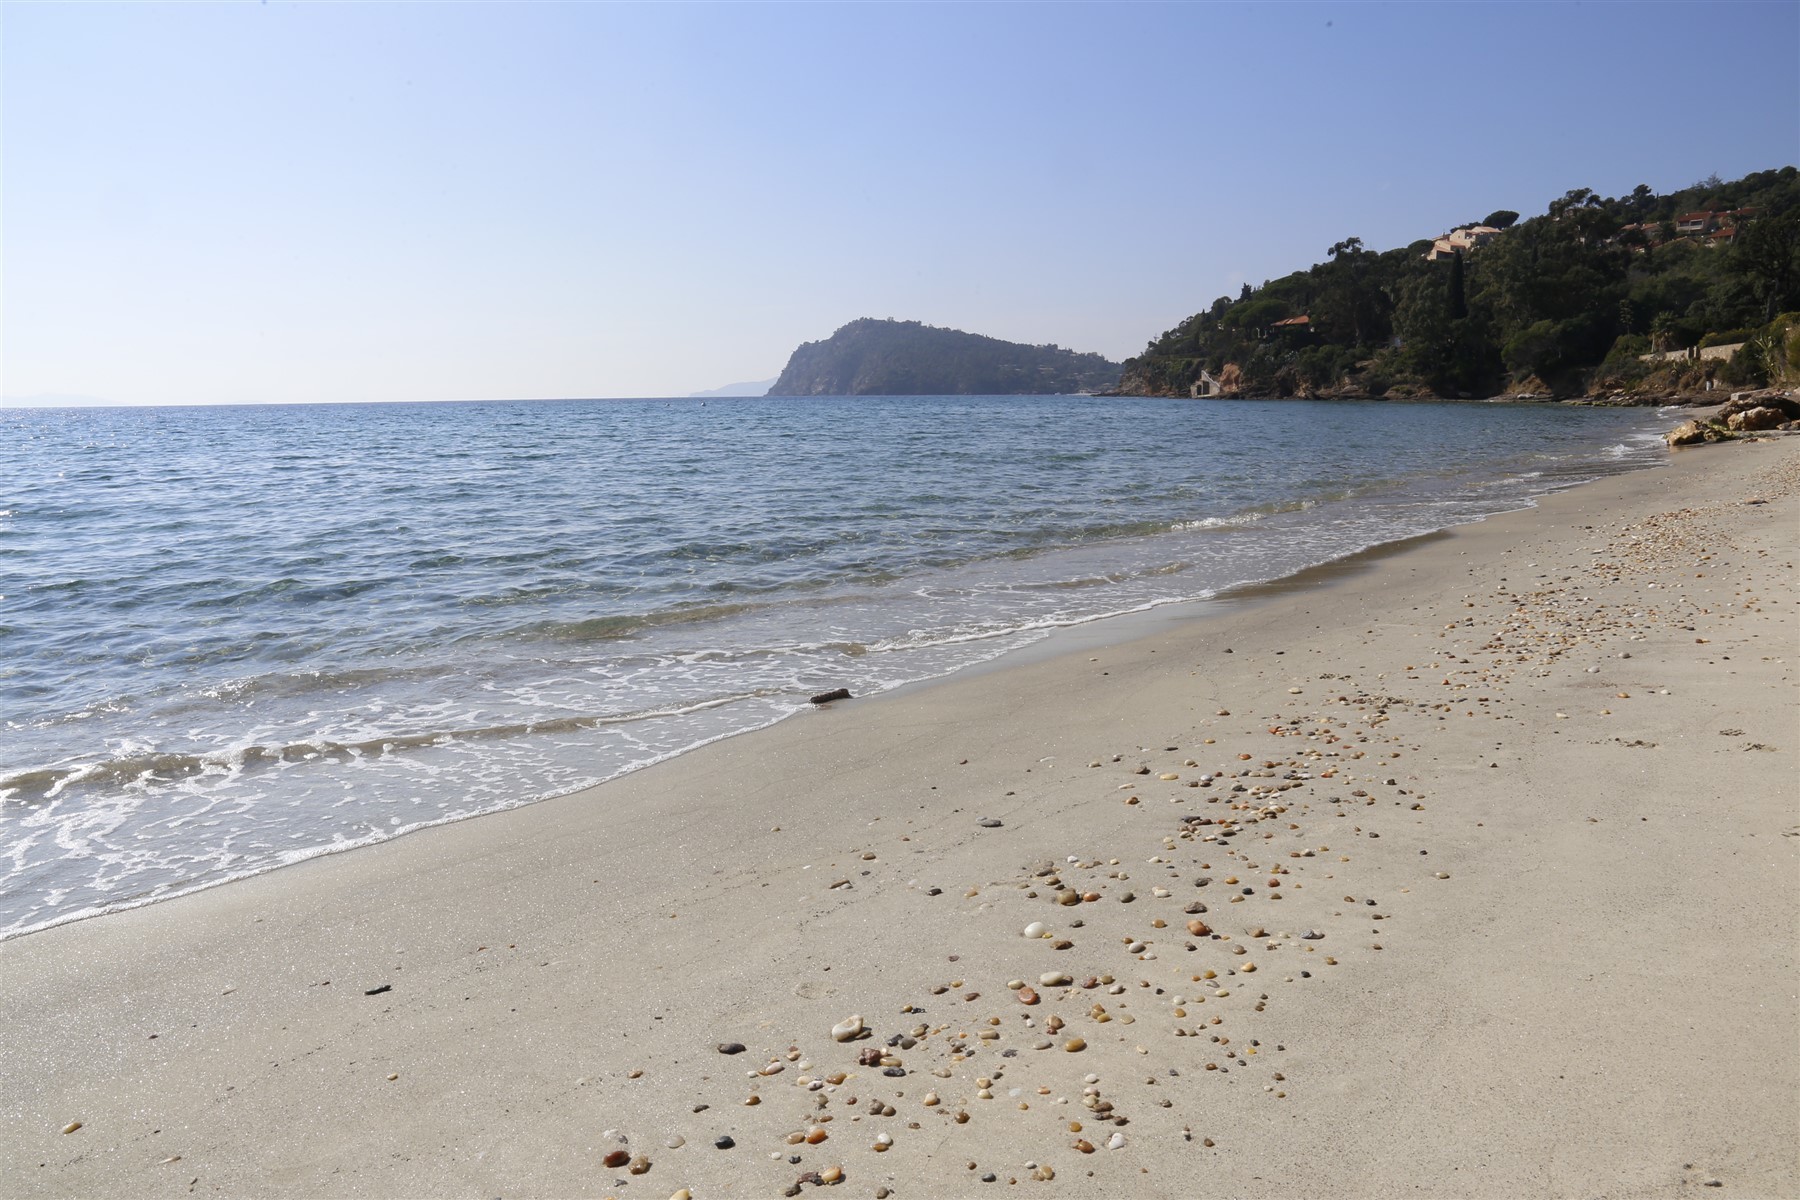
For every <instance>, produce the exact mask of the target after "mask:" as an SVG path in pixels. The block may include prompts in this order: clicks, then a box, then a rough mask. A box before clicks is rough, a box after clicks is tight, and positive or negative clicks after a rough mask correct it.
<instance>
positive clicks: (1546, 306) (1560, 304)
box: [1119, 166, 1800, 397]
mask: <svg viewBox="0 0 1800 1200" xmlns="http://www.w3.org/2000/svg"><path fill="white" fill-rule="evenodd" d="M1518 216H1519V214H1517V213H1512V212H1495V213H1490V214H1488V216H1487V217H1486V218H1485V219H1483V220H1481V221H1476V222H1471V223H1470V224H1471V225H1472V226H1475V227H1477V229H1478V230H1479V231H1478V232H1472V233H1469V234H1466V235H1463V236H1462V237H1461V239H1460V240H1461V241H1463V242H1464V243H1466V244H1463V245H1456V246H1450V245H1448V244H1444V243H1440V244H1439V245H1438V246H1437V247H1436V249H1437V250H1438V251H1439V253H1440V254H1441V255H1442V256H1441V257H1438V258H1436V259H1435V260H1434V259H1433V258H1431V257H1428V256H1430V255H1431V254H1432V252H1433V250H1434V242H1433V240H1432V239H1426V240H1423V241H1419V242H1415V243H1413V244H1412V245H1409V246H1405V247H1402V248H1399V249H1393V250H1386V251H1374V250H1369V249H1366V248H1365V247H1364V246H1363V245H1362V242H1361V240H1360V239H1358V238H1348V239H1346V240H1344V241H1342V242H1339V243H1338V244H1337V245H1335V246H1332V247H1331V248H1330V250H1329V251H1328V252H1327V258H1326V261H1324V262H1321V263H1319V264H1317V265H1315V266H1313V267H1310V268H1308V269H1307V270H1304V271H1296V272H1294V273H1293V274H1291V275H1286V276H1283V277H1282V278H1280V279H1276V280H1271V281H1269V282H1267V283H1265V284H1263V285H1262V286H1261V287H1260V288H1251V287H1248V286H1246V287H1245V288H1244V290H1243V292H1242V293H1241V294H1239V295H1238V296H1236V297H1231V296H1221V297H1219V298H1218V299H1217V300H1215V301H1213V303H1212V304H1211V305H1210V306H1209V307H1207V308H1206V309H1205V310H1204V311H1202V312H1198V313H1195V314H1194V315H1193V316H1191V317H1189V318H1188V319H1187V320H1185V321H1183V322H1181V324H1179V325H1177V326H1176V327H1175V328H1174V329H1171V330H1169V331H1168V332H1167V333H1164V334H1163V335H1162V336H1161V337H1159V338H1157V339H1155V340H1154V341H1152V342H1151V343H1150V344H1149V345H1148V346H1147V347H1146V348H1145V350H1144V352H1143V353H1142V354H1140V355H1138V356H1137V357H1135V358H1132V359H1129V360H1127V361H1126V363H1125V371H1124V377H1123V379H1122V380H1121V383H1120V386H1119V391H1120V392H1121V393H1124V394H1128V395H1161V396H1186V395H1189V394H1190V393H1191V391H1192V390H1193V389H1194V385H1196V384H1197V383H1205V381H1206V380H1205V377H1204V376H1203V374H1202V373H1203V372H1205V376H1210V377H1211V379H1213V380H1217V381H1218V382H1219V384H1221V385H1222V386H1223V389H1224V394H1228V395H1232V394H1235V395H1246V396H1320V397H1329V396H1384V395H1393V396H1423V395H1438V396H1451V397H1455V396H1493V395H1498V394H1502V393H1509V392H1521V391H1523V392H1532V393H1537V394H1556V395H1565V396H1571V395H1581V394H1592V393H1601V392H1604V393H1608V394H1625V395H1627V396H1629V395H1637V396H1643V397H1651V396H1654V395H1657V394H1666V393H1669V392H1674V391H1680V390H1684V389H1697V388H1698V387H1699V386H1703V384H1704V382H1705V380H1707V379H1713V380H1715V381H1716V382H1719V383H1724V384H1729V385H1758V384H1761V383H1764V382H1767V380H1768V378H1769V376H1770V373H1771V369H1772V367H1771V362H1770V361H1768V359H1769V345H1770V344H1773V343H1771V341H1770V339H1773V342H1780V341H1782V337H1781V336H1779V335H1777V334H1776V333H1774V332H1772V331H1769V328H1768V327H1769V326H1770V323H1771V322H1772V321H1773V320H1774V319H1775V318H1776V317H1777V316H1778V315H1779V314H1782V313H1785V312H1789V311H1790V310H1793V309H1796V308H1800V171H1796V169H1795V168H1794V167H1791V166H1789V167H1783V168H1781V169H1780V170H1773V171H1761V172H1757V173H1756V174H1752V175H1748V176H1746V177H1744V178H1743V179H1739V180H1735V181H1733V182H1729V183H1727V182H1724V181H1721V180H1719V179H1717V178H1713V179H1708V180H1705V181H1703V182H1701V183H1698V184H1695V185H1694V186H1693V187H1690V188H1684V189H1682V190H1681V191H1678V192H1673V193H1670V194H1668V195H1661V196H1659V195H1656V194H1655V193H1653V192H1651V190H1650V189H1649V188H1648V187H1644V186H1639V187H1638V188H1636V189H1634V190H1633V191H1632V192H1631V194H1629V195H1626V196H1620V197H1614V198H1606V197H1601V196H1597V195H1595V194H1594V193H1593V192H1591V191H1589V190H1587V189H1585V188H1579V189H1576V190H1574V191H1571V192H1568V193H1567V194H1565V195H1564V196H1562V197H1561V198H1559V199H1557V200H1555V201H1553V202H1552V203H1551V204H1550V206H1549V208H1548V210H1547V211H1546V212H1545V213H1544V214H1543V215H1541V216H1536V217H1532V218H1530V219H1528V220H1524V221H1520V220H1518ZM1684 218H1686V220H1685V221H1684ZM1480 227H1486V228H1485V229H1481V228H1480ZM1783 328H1784V329H1785V325H1784V326H1783ZM1759 331H1760V332H1764V333H1765V337H1764V340H1763V342H1762V343H1759V344H1756V345H1754V346H1752V347H1747V348H1746V350H1745V351H1744V352H1742V353H1739V354H1737V355H1736V356H1734V357H1730V358H1724V359H1700V358H1694V359H1692V360H1688V359H1682V358H1680V357H1679V356H1677V360H1676V361H1659V362H1655V363H1649V362H1645V361H1644V360H1643V358H1642V356H1643V355H1646V354H1649V353H1650V352H1651V351H1653V350H1655V351H1681V350H1687V349H1690V348H1696V349H1697V348H1699V347H1700V346H1701V345H1702V343H1708V344H1720V343H1731V342H1742V341H1746V340H1753V335H1756V334H1757V333H1759ZM1778 356H1779V355H1778ZM1796 365H1800V364H1796ZM1780 368H1781V364H1775V365H1774V369H1775V370H1776V373H1777V374H1780V373H1781V369H1780ZM1203 390H1204V389H1203ZM1215 391H1216V389H1215Z"/></svg>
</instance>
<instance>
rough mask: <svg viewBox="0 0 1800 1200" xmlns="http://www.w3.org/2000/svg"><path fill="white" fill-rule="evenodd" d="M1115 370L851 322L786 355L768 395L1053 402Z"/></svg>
mask: <svg viewBox="0 0 1800 1200" xmlns="http://www.w3.org/2000/svg"><path fill="white" fill-rule="evenodd" d="M1119 372H1120V366H1119V364H1118V363H1115V362H1109V361H1107V360H1106V359H1104V358H1102V357H1100V356H1099V355H1098V354H1081V353H1077V352H1076V351H1074V350H1065V349H1063V348H1062V347H1060V346H1055V345H1047V346H1027V345H1024V344H1022V343H1019V342H1004V341H1001V340H1000V339H998V338H991V337H983V336H982V335H980V334H975V333H964V332H963V331H961V330H959V329H940V328H938V327H936V326H933V325H925V324H921V323H920V322H918V321H881V320H874V319H871V318H863V319H861V320H857V321H852V322H850V323H849V324H848V325H845V326H844V327H843V328H841V329H839V330H838V331H837V332H836V333H834V334H832V335H831V336H830V337H829V338H826V339H825V340H824V341H820V342H807V343H805V344H804V345H802V346H800V347H799V348H798V349H797V350H795V351H794V353H793V355H792V356H791V357H789V359H788V363H787V367H786V369H785V370H783V371H782V372H781V377H780V378H779V379H777V380H776V381H775V383H774V386H772V387H771V388H770V389H769V393H768V394H769V395H771V396H1054V395H1067V394H1070V393H1073V392H1096V391H1101V390H1103V389H1106V388H1110V387H1112V386H1114V385H1115V384H1117V383H1118V381H1119Z"/></svg>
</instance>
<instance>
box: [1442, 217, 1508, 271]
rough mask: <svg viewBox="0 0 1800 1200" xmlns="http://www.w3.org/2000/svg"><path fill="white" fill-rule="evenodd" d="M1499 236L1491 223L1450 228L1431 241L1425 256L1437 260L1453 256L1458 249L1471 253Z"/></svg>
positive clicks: (1498, 232)
mask: <svg viewBox="0 0 1800 1200" xmlns="http://www.w3.org/2000/svg"><path fill="white" fill-rule="evenodd" d="M1499 236H1500V231H1499V230H1498V229H1496V228H1494V227H1493V226H1492V225H1465V226H1463V227H1462V228H1461V229H1452V230H1451V231H1450V232H1449V233H1446V234H1445V235H1444V236H1443V237H1441V238H1438V239H1436V240H1435V241H1433V242H1432V243H1431V249H1430V250H1428V251H1426V253H1425V257H1426V258H1428V259H1430V260H1431V261H1432V262H1437V261H1438V260H1439V259H1444V258H1453V257H1455V255H1456V252H1457V251H1458V250H1461V251H1463V252H1465V253H1470V254H1472V253H1474V252H1475V251H1476V250H1478V249H1479V248H1481V247H1482V246H1485V245H1487V244H1488V243H1489V242H1491V241H1493V240H1494V239H1495V238H1497V237H1499Z"/></svg>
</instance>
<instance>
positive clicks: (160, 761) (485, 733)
mask: <svg viewBox="0 0 1800 1200" xmlns="http://www.w3.org/2000/svg"><path fill="white" fill-rule="evenodd" d="M769 694H772V693H770V692H768V691H767V690H766V689H758V690H754V691H747V692H741V693H736V694H733V695H728V696H715V697H713V698H711V699H707V700H699V701H695V702H694V703H692V704H683V705H677V706H671V707H667V708H656V709H646V710H644V711H641V712H631V713H616V714H608V715H604V716H592V715H586V716H564V717H548V718H544V719H541V720H533V721H517V722H512V723H508V724H502V725H481V726H471V727H465V728H461V729H446V730H439V731H436V732H420V733H406V734H392V735H389V736H386V737H375V738H366V739H363V740H360V741H347V742H340V741H333V740H328V739H320V740H317V741H308V740H302V741H297V742H289V743H286V744H284V745H279V746H264V745H253V746H243V747H240V748H238V749H235V750H216V751H210V752H202V753H191V752H184V751H177V750H146V751H143V752H138V753H127V754H123V755H119V756H117V757H114V758H107V759H101V760H99V761H97V762H90V763H83V764H80V765H78V766H72V767H40V768H35V769H32V770H27V771H20V772H18V773H16V774H13V775H9V776H7V777H6V778H4V779H0V801H4V802H5V803H8V804H18V803H24V804H32V803H41V802H43V801H46V800H54V799H56V798H57V797H58V796H59V795H61V794H62V793H63V792H65V791H67V790H69V789H70V788H73V787H76V786H78V785H84V784H115V785H119V784H132V783H141V782H147V781H149V780H151V779H152V778H154V779H155V780H156V781H157V782H160V783H167V782H171V781H173V780H177V779H188V778H192V777H193V776H195V775H204V774H208V773H214V774H226V773H231V772H239V771H251V770H257V769H260V768H266V767H272V766H276V765H279V764H282V763H306V762H322V763H344V762H350V761H353V760H355V759H361V758H378V757H380V756H382V755H387V754H396V753H400V752H403V751H407V750H417V749H420V748H423V747H427V746H441V745H446V744H448V743H451V742H468V741H478V740H494V739H501V738H516V737H526V736H530V735H533V734H544V733H571V732H574V731H576V730H581V729H600V728H604V727H606V726H612V725H629V724H632V723H634V722H638V721H651V720H656V719H658V718H661V717H679V716H685V715H686V714H688V713H696V712H704V711H706V710H708V709H713V708H720V707H723V706H724V705H727V704H734V703H737V702H739V701H743V700H753V699H757V698H760V697H762V696H765V695H769Z"/></svg>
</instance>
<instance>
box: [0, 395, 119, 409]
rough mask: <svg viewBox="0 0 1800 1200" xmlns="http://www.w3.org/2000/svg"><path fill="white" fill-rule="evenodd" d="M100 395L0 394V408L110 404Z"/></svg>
mask: <svg viewBox="0 0 1800 1200" xmlns="http://www.w3.org/2000/svg"><path fill="white" fill-rule="evenodd" d="M111 403H112V401H111V400H107V399H105V398H103V397H100V396H66V395H62V394H60V393H51V392H39V393H38V394H36V395H33V396H0V408H97V407H102V406H105V405H109V404H111Z"/></svg>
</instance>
